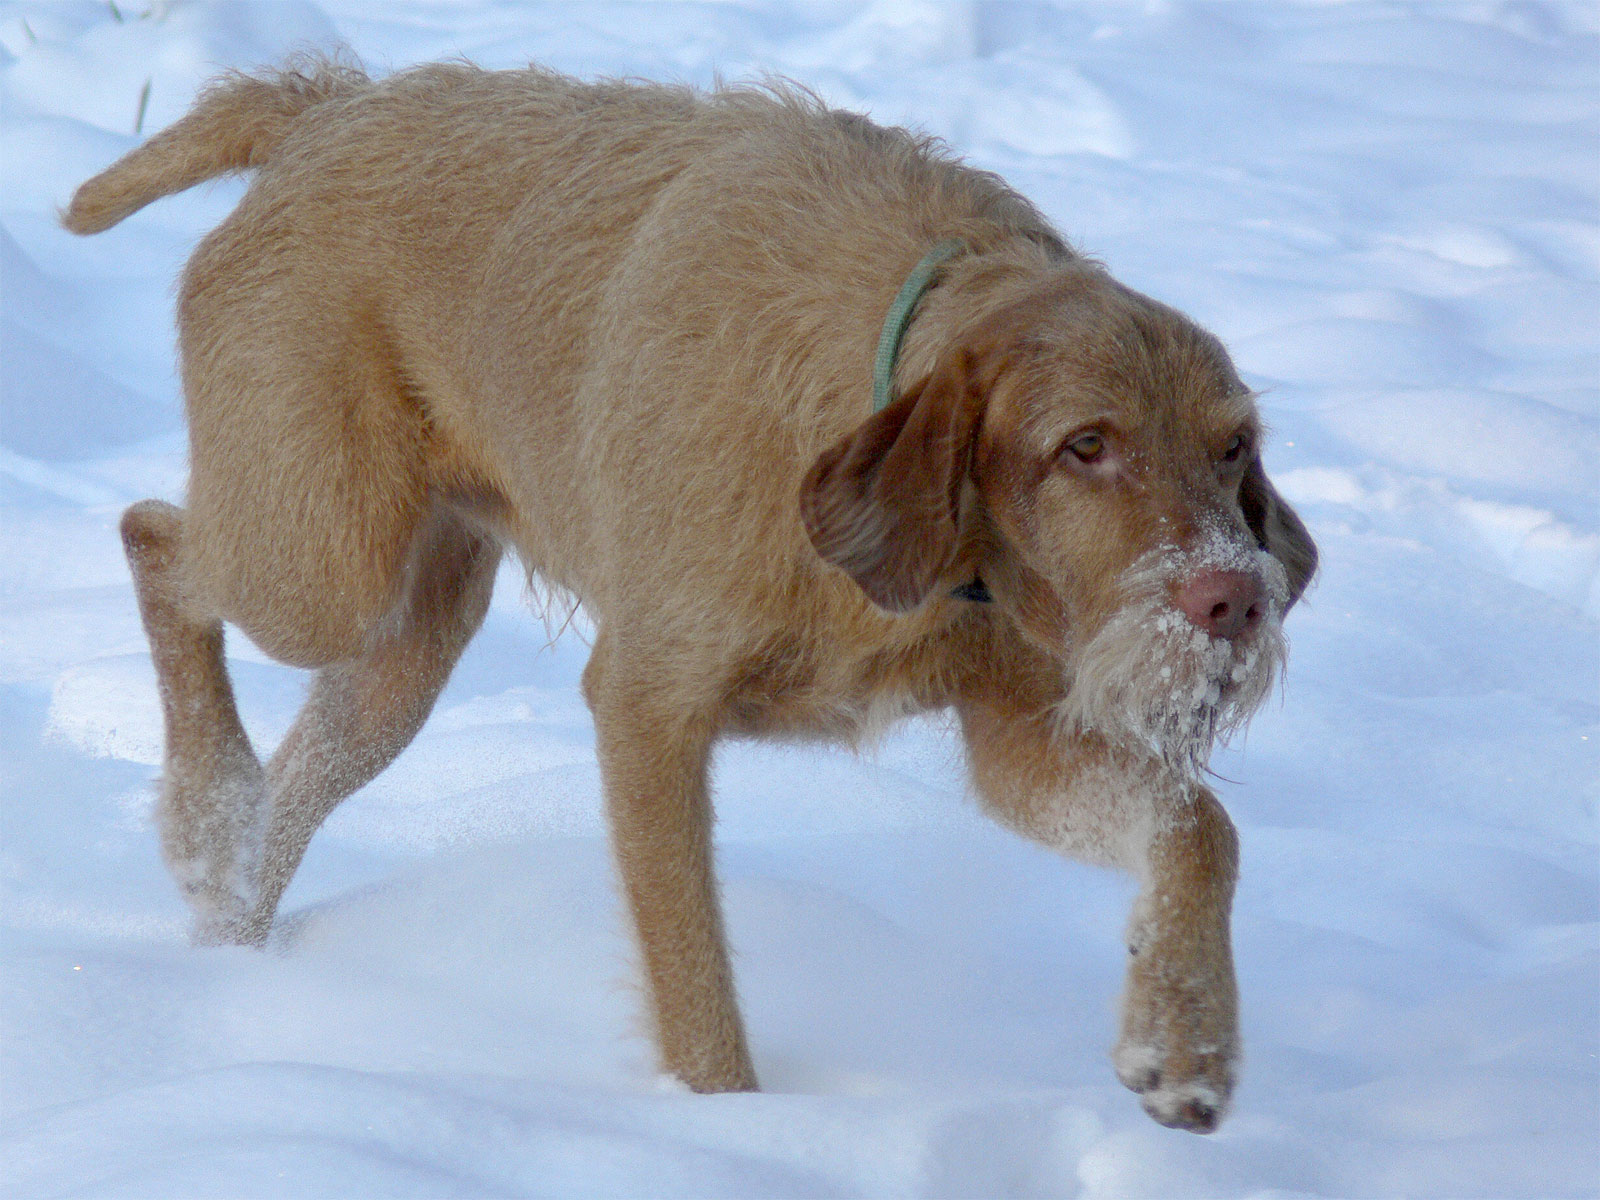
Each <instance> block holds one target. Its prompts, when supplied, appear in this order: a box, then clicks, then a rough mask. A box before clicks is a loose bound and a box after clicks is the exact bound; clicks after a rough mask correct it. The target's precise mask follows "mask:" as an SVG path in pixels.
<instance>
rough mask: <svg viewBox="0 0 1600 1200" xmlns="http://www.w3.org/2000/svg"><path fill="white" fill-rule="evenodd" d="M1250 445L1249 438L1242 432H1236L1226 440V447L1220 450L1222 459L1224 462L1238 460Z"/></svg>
mask: <svg viewBox="0 0 1600 1200" xmlns="http://www.w3.org/2000/svg"><path fill="white" fill-rule="evenodd" d="M1249 446H1250V439H1249V438H1247V437H1246V436H1245V435H1244V434H1242V433H1236V434H1234V435H1233V437H1232V439H1231V440H1230V441H1229V442H1228V447H1227V449H1225V450H1224V451H1223V452H1222V461H1223V462H1226V463H1234V462H1238V461H1239V459H1240V458H1242V457H1243V456H1244V452H1245V451H1246V450H1247V449H1248V448H1249Z"/></svg>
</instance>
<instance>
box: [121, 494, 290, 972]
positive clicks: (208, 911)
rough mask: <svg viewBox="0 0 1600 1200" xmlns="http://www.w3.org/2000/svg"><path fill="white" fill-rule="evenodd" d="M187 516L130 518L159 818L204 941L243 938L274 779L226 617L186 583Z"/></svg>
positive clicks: (125, 525) (151, 505) (140, 514)
mask: <svg viewBox="0 0 1600 1200" xmlns="http://www.w3.org/2000/svg"><path fill="white" fill-rule="evenodd" d="M183 517H184V514H183V510H182V509H180V508H177V507H175V506H173V505H171V504H166V503H163V502H162V501H159V500H144V501H141V502H140V503H138V504H135V505H134V506H133V507H131V508H129V509H128V511H127V512H126V513H124V514H123V517H122V542H123V547H124V549H125V550H126V552H127V555H128V565H129V567H130V568H131V569H132V572H133V584H134V590H135V592H136V593H137V595H138V599H139V615H140V617H141V619H142V620H143V622H144V628H145V634H146V636H147V637H148V638H149V640H150V654H151V658H152V659H153V660H154V662H155V668H156V680H157V686H158V688H159V690H160V694H161V712H162V718H163V721H164V724H165V752H164V756H163V767H162V784H161V800H160V804H159V806H158V808H157V823H158V825H159V827H160V831H161V849H162V853H163V855H164V856H165V858H166V861H167V866H168V868H169V869H170V870H171V871H172V874H173V877H174V878H175V879H176V880H177V881H178V885H179V886H180V887H181V888H182V889H183V892H184V896H185V898H186V899H187V900H188V902H189V904H190V905H191V907H193V909H194V912H195V938H196V940H197V941H202V942H223V941H237V940H239V939H240V937H241V936H242V933H243V930H244V927H245V922H246V918H247V915H248V913H249V912H250V910H251V908H252V907H253V906H254V905H255V902H256V881H257V864H258V861H259V854H260V849H261V825H262V817H263V799H264V779H263V774H262V770H261V764H260V763H259V762H257V761H256V756H255V752H254V751H253V750H251V748H250V739H249V738H248V737H246V736H245V732H244V729H243V727H242V726H241V725H240V724H239V714H238V710H237V709H236V708H235V707H234V702H233V688H232V686H231V685H230V684H229V682H228V672H227V667H226V666H225V665H224V663H223V657H222V622H221V620H220V619H218V618H216V617H210V616H206V615H204V614H202V613H196V612H195V611H194V607H193V601H192V598H191V597H189V596H188V595H187V594H186V592H185V589H184V587H183V573H182V570H181V566H180V562H179V558H180V553H181V547H182V539H183Z"/></svg>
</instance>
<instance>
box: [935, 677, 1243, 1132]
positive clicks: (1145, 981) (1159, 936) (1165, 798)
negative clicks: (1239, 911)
mask: <svg viewBox="0 0 1600 1200" xmlns="http://www.w3.org/2000/svg"><path fill="white" fill-rule="evenodd" d="M1019 690H1020V691H1025V690H1026V689H1019ZM960 708H961V718H962V725H963V729H964V732H965V734H966V740H967V746H968V755H969V761H970V765H971V770H972V775H973V780H974V783H975V785H976V787H977V790H978V793H979V796H980V797H981V799H982V800H983V802H984V805H985V807H986V808H987V809H988V810H989V811H990V812H991V814H993V815H994V816H995V817H997V818H998V819H999V820H1000V821H1001V822H1003V823H1004V824H1007V825H1009V826H1011V827H1012V828H1014V829H1016V830H1018V831H1019V832H1021V833H1024V834H1026V835H1027V836H1029V837H1031V838H1034V839H1036V840H1038V841H1040V842H1043V843H1044V844H1046V845H1048V846H1050V847H1052V848H1053V849H1056V850H1059V851H1062V852H1063V853H1066V854H1070V855H1072V856H1074V857H1077V858H1083V859H1087V860H1089V861H1092V862H1096V863H1099V864H1101V865H1104V866H1114V867H1120V868H1123V869H1125V870H1129V871H1131V872H1133V873H1134V874H1135V875H1136V876H1137V877H1138V879H1139V881H1140V884H1141V889H1140V893H1139V896H1138V898H1137V900H1136V901H1135V902H1134V906H1133V916H1132V919H1131V921H1130V922H1129V927H1128V950H1129V954H1130V958H1129V966H1128V976H1127V986H1126V988H1125V990H1124V992H1123V997H1122V1031H1121V1036H1120V1038H1119V1039H1118V1042H1117V1045H1116V1048H1115V1049H1114V1050H1113V1052H1112V1062H1113V1064H1114V1065H1115V1067H1116V1070H1117V1075H1118V1077H1119V1078H1120V1079H1121V1080H1122V1082H1123V1083H1125V1084H1126V1085H1127V1086H1128V1087H1130V1088H1132V1089H1133V1090H1134V1091H1136V1092H1138V1093H1139V1094H1140V1096H1141V1099H1142V1102H1143V1104H1144V1108H1145V1111H1146V1112H1148V1113H1149V1114H1150V1115H1151V1116H1152V1117H1154V1118H1155V1119H1156V1120H1157V1121H1159V1122H1161V1123H1162V1124H1163V1125H1170V1126H1173V1127H1175V1128H1180V1129H1189V1130H1193V1131H1195V1132H1197V1133H1209V1132H1210V1131H1211V1130H1213V1129H1215V1128H1216V1126H1217V1124H1218V1122H1219V1121H1220V1120H1221V1118H1222V1114H1223V1113H1224V1111H1225V1110H1226V1108H1227V1104H1228V1099H1229V1096H1230V1094H1231V1092H1232V1090H1233V1083H1234V1069H1235V1065H1236V1062H1237V1059H1238V1053H1239V1035H1238V989H1237V986H1236V984H1235V982H1234V971H1233V951H1232V946H1231V941H1230V938H1229V918H1230V914H1231V910H1232V904H1233V888H1234V880H1235V877H1236V874H1237V865H1238V840H1237V836H1236V834H1235V833H1234V829H1233V824H1232V822H1231V821H1229V819H1228V815H1227V813H1225V812H1224V811H1223V809H1222V806H1221V804H1219V803H1218V802H1217V799H1216V797H1215V796H1213V795H1212V794H1211V793H1210V792H1209V791H1208V790H1206V789H1205V788H1204V787H1202V786H1201V785H1200V784H1199V783H1197V782H1195V781H1193V780H1189V779H1182V778H1179V777H1177V776H1175V775H1174V774H1172V773H1171V772H1170V771H1168V770H1167V769H1165V768H1163V767H1160V766H1158V765H1156V764H1153V763H1146V762H1138V761H1133V760H1130V759H1129V758H1128V757H1127V756H1125V755H1122V754H1119V753H1117V752H1114V751H1112V750H1110V749H1108V748H1107V747H1106V746H1105V745H1103V744H1100V743H1098V742H1096V741H1095V740H1093V739H1089V738H1080V737H1074V736H1064V735H1062V734H1060V733H1059V732H1058V731H1057V727H1056V721H1055V719H1054V716H1053V713H1052V711H1051V708H1052V706H1051V705H1050V704H1049V703H1048V700H1047V698H1046V697H1045V696H1043V695H1039V696H1032V697H1027V696H1023V695H1020V694H1018V692H1016V691H1013V692H1012V693H1011V694H1010V695H1007V696H1005V697H1003V698H1002V697H997V696H991V697H986V698H984V699H980V700H976V701H968V702H966V703H963V704H962V705H961V706H960Z"/></svg>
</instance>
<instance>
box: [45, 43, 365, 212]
mask: <svg viewBox="0 0 1600 1200" xmlns="http://www.w3.org/2000/svg"><path fill="white" fill-rule="evenodd" d="M369 82H370V81H369V80H368V78H367V76H366V73H365V72H363V71H362V70H361V69H360V68H358V67H353V66H349V65H346V64H343V63H339V62H335V61H333V60H332V59H328V58H323V57H316V58H307V59H304V60H302V61H300V62H297V63H294V64H291V65H289V66H287V67H284V68H282V69H279V70H274V71H270V72H266V73H264V74H260V75H245V74H242V73H238V72H235V73H232V74H228V75H224V76H223V77H222V78H220V79H218V80H216V81H215V82H214V83H212V84H211V85H210V86H209V87H207V88H206V90H205V91H204V92H202V93H201V95H200V98H199V100H197V101H196V102H195V105H194V107H193V108H191V109H190V110H189V111H188V113H187V114H185V115H184V117H183V118H182V119H181V120H180V121H178V123H177V124H176V125H173V126H171V127H170V128H168V129H165V130H163V131H162V132H161V133H159V134H157V135H156V136H155V137H153V138H151V139H150V140H149V141H148V142H146V143H145V144H144V145H142V146H140V147H139V148H138V149H137V150H132V151H129V152H128V153H127V154H125V155H123V156H122V157H121V158H119V159H118V160H117V161H116V162H114V163H112V164H111V166H109V167H107V168H106V169H105V170H104V171H102V172H100V174H98V175H96V176H95V177H94V178H93V179H90V180H88V181H87V182H86V183H84V184H82V185H81V186H79V188H78V190H77V191H76V192H75V193H73V196H72V203H71V204H70V205H68V207H67V209H66V211H65V212H63V213H62V214H61V223H62V224H63V225H65V226H66V227H67V228H68V229H69V230H71V231H72V232H73V233H85V234H87V233H99V232H100V231H101V230H102V229H110V228H111V227H112V226H113V225H115V224H116V223H117V222H118V221H120V220H122V219H123V218H124V217H127V216H130V215H131V214H133V213H135V212H138V211H139V209H141V208H143V207H144V206H145V205H146V204H149V203H150V202H151V201H152V200H159V199H160V198H161V197H162V196H170V195H172V194H173V193H174V192H181V191H183V190H184V189H185V188H191V187H193V186H194V185H195V184H197V183H201V182H203V181H205V180H207V179H211V178H213V177H214V176H217V175H223V174H226V173H227V172H229V171H245V170H249V169H250V168H251V167H259V166H261V165H262V164H263V163H265V162H266V161H267V160H268V159H269V158H271V157H272V153H273V151H274V150H276V149H277V148H278V145H279V143H280V142H282V141H283V139H284V136H285V135H286V134H287V133H288V132H289V127H290V126H291V125H293V124H294V122H295V119H296V118H297V117H299V116H300V114H301V113H303V112H305V111H306V110H307V109H309V108H314V107H316V106H317V105H318V104H321V103H323V102H324V101H327V100H331V99H333V98H334V97H336V96H343V95H348V94H349V93H351V92H355V91H359V90H360V89H361V88H363V87H365V86H366V85H367V84H368V83H369Z"/></svg>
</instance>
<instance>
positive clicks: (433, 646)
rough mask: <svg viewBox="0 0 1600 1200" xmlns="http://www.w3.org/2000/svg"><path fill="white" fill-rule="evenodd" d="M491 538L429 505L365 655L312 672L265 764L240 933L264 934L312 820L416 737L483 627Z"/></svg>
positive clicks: (494, 554)
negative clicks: (249, 893)
mask: <svg viewBox="0 0 1600 1200" xmlns="http://www.w3.org/2000/svg"><path fill="white" fill-rule="evenodd" d="M499 561H500V549H499V546H498V545H497V544H495V543H494V542H492V541H490V540H488V539H487V538H485V537H483V536H481V535H479V534H478V533H476V532H473V531H471V530H469V529H468V528H466V526H464V525H463V524H462V523H461V522H460V521H459V520H458V519H457V518H455V517H454V516H451V515H449V514H447V513H443V512H436V513H435V514H434V515H433V516H432V517H431V518H430V519H428V520H427V521H425V522H424V524H423V527H422V529H421V530H420V531H419V532H418V535H417V540H416V542H415V543H414V544H413V547H412V550H411V553H410V555H409V556H408V560H407V564H406V572H407V577H406V580H405V583H404V586H403V589H402V593H401V598H400V601H399V603H398V604H397V605H396V607H395V609H394V610H393V611H392V612H391V613H390V614H388V615H387V616H386V617H385V618H384V619H383V620H382V621H381V622H380V623H379V625H378V627H377V628H375V629H374V630H372V631H371V633H370V634H369V636H368V639H367V645H366V649H365V651H364V653H363V654H362V655H361V656H360V657H359V658H356V659H354V660H352V661H349V662H343V663H338V664H335V665H332V666H329V667H325V668H323V669H322V670H321V671H320V672H318V674H317V677H316V681H315V682H314V683H313V684H312V688H311V694H310V696H309V697H308V699H307V701H306V705H305V708H304V709H302V710H301V713H300V715H299V717H298V718H296V720H295V723H294V726H293V728H291V729H290V730H289V733H288V734H287V736H286V737H285V738H284V740H283V744H282V745H281V746H279V747H278V750H277V753H276V754H274V755H273V756H272V761H271V762H270V763H269V764H268V765H267V769H266V793H267V799H266V805H265V807H266V829H265V833H264V838H263V849H262V859H261V865H260V888H259V892H258V895H257V898H256V902H255V905H254V907H253V909H252V911H251V912H250V913H249V915H248V917H247V918H246V921H245V926H244V932H245V939H244V940H248V941H261V940H263V939H265V937H266V935H267V931H268V929H269V928H270V927H271V924H272V918H273V914H274V913H275V912H276V911H277V907H278V901H279V900H280V899H281V898H282V896H283V891H284V889H285V888H286V887H288V885H289V880H290V879H291V878H292V877H293V875H294V872H295V869H296V868H297V867H298V866H299V865H300V860H301V858H302V857H303V856H304V855H305V851H306V846H307V844H308V843H309V842H310V840H311V835H312V834H313V833H315V832H316V830H317V827H318V826H319V825H321V824H322V822H323V820H324V819H325V818H326V817H327V816H328V814H329V813H331V812H332V811H333V810H334V808H336V807H337V806H338V804H339V802H340V801H342V800H343V799H344V798H345V797H347V796H349V795H350V794H351V793H352V792H354V791H355V790H356V789H357V788H359V787H361V786H362V785H364V784H365V783H367V782H368V781H369V780H371V779H373V778H374V777H375V776H376V775H377V774H378V773H379V772H380V771H382V770H383V769H384V768H385V767H387V766H388V765H389V764H390V763H391V762H393V761H394V759H395V757H396V755H398V754H399V753H400V751H402V750H403V749H405V747H406V746H407V745H408V744H409V743H410V741H411V739H412V738H413V737H415V736H416V734H417V731H418V730H419V729H421V728H422V723H423V721H425V720H426V719H427V716H428V713H429V712H430V711H431V710H432V708H433V703H434V700H435V699H437V697H438V695H439V691H440V689H442V688H443V687H444V685H445V682H446V681H447V680H448V679H449V677H450V672H451V671H452V670H453V669H454V667H455V664H456V662H457V660H458V659H459V658H460V657H461V652H462V651H463V650H464V649H465V648H466V645H467V643H468V642H469V641H471V640H472V636H473V634H475V633H476V632H477V631H478V628H479V626H481V625H482V624H483V618H484V615H485V614H486V613H487V612H488V609H489V598H490V594H491V592H492V591H493V589H494V573H495V567H496V565H497V564H498V563H499Z"/></svg>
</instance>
